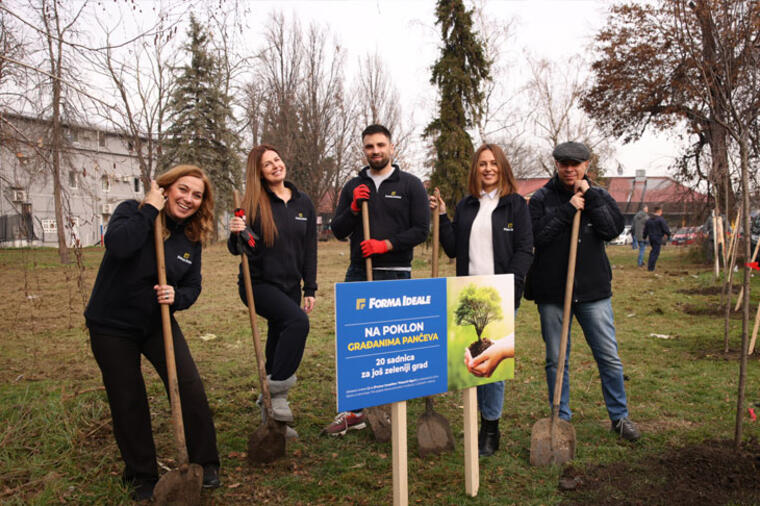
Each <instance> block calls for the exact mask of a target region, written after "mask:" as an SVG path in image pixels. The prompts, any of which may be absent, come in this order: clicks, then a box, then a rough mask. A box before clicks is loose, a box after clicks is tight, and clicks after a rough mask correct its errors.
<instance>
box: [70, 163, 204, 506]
mask: <svg viewBox="0 0 760 506" xmlns="http://www.w3.org/2000/svg"><path fill="white" fill-rule="evenodd" d="M159 213H160V214H161V217H162V219H163V220H164V222H165V226H164V231H165V235H166V237H165V240H164V249H165V252H166V277H167V283H168V284H166V285H158V284H157V283H158V281H157V279H158V275H157V272H158V271H157V267H156V252H155V244H154V238H153V229H154V224H155V219H156V216H158V215H159ZM213 221H214V198H213V195H212V193H211V184H210V183H209V180H208V177H206V174H205V173H204V172H203V171H202V170H201V169H199V168H198V167H195V166H192V165H179V166H177V167H174V168H173V169H171V170H169V171H168V172H166V173H164V174H161V175H160V176H159V177H158V178H157V179H156V180H155V181H151V187H150V190H149V191H148V193H147V194H146V196H145V199H144V200H143V201H142V202H138V201H136V200H127V201H124V202H122V203H121V204H119V206H118V207H117V208H116V210H115V211H114V214H113V216H111V219H110V220H109V222H108V229H107V230H106V234H105V238H104V239H105V241H104V242H105V247H106V252H105V255H103V260H102V262H101V264H100V269H99V270H98V275H97V278H96V279H95V286H94V287H93V289H92V294H91V295H90V302H89V303H88V305H87V309H86V310H85V318H86V321H87V327H88V328H89V331H90V345H91V347H92V352H93V354H94V355H95V360H97V362H98V366H99V367H100V371H101V373H102V376H103V383H104V385H105V387H106V393H107V394H108V403H109V405H110V407H111V418H112V419H113V431H114V436H115V437H116V442H117V444H118V445H119V450H120V451H121V456H122V459H123V460H124V472H123V474H122V480H123V481H124V483H125V484H126V485H128V486H130V487H132V489H133V490H132V497H133V498H134V499H136V500H144V499H149V498H150V497H151V496H152V495H153V487H154V486H155V484H156V482H157V481H158V467H157V464H156V448H155V446H154V443H153V433H152V430H151V422H150V411H149V408H148V398H147V395H146V393H145V383H144V380H143V376H142V373H141V370H140V360H141V355H145V357H146V358H147V359H148V360H149V361H150V362H151V364H153V367H155V369H156V372H158V374H159V376H160V377H161V379H162V380H163V382H164V385H166V382H167V376H166V357H165V355H164V344H163V333H162V327H161V312H160V305H161V304H165V305H168V306H169V309H170V311H171V313H172V318H171V324H172V333H173V336H174V352H175V358H176V364H177V376H178V378H179V391H180V398H181V399H182V416H183V419H184V421H185V432H186V436H187V450H188V454H189V458H190V462H192V463H196V464H200V465H202V466H203V468H204V473H203V486H204V487H207V488H212V487H218V486H219V477H218V473H219V455H218V453H217V449H216V431H215V429H214V422H213V420H212V418H211V410H210V409H209V406H208V401H207V399H206V392H205V390H204V389H203V382H202V381H201V377H200V375H199V374H198V369H197V368H196V366H195V362H194V361H193V357H192V356H191V355H190V350H189V348H188V347H187V343H186V342H185V338H184V336H183V335H182V330H181V329H180V328H179V325H178V324H177V321H176V320H175V319H174V316H173V313H174V312H175V311H181V310H183V309H187V308H188V307H190V306H191V305H192V304H193V303H194V302H195V300H196V299H197V298H198V295H199V294H200V292H201V251H202V245H203V243H204V242H205V241H206V240H207V239H208V238H209V236H210V234H211V231H212V229H213Z"/></svg>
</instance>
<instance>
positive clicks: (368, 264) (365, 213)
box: [362, 200, 372, 281]
mask: <svg viewBox="0 0 760 506" xmlns="http://www.w3.org/2000/svg"><path fill="white" fill-rule="evenodd" d="M362 228H363V229H364V240H365V241H366V240H367V239H371V238H372V237H371V236H370V234H369V203H368V202H367V201H366V200H363V201H362ZM364 262H365V268H366V270H367V281H372V258H371V257H367V258H365V259H364Z"/></svg>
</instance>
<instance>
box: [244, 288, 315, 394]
mask: <svg viewBox="0 0 760 506" xmlns="http://www.w3.org/2000/svg"><path fill="white" fill-rule="evenodd" d="M240 298H241V299H242V300H243V303H246V297H245V291H244V289H243V288H241V289H240ZM253 299H254V303H255V305H256V314H258V315H260V316H262V317H263V318H266V319H267V323H268V325H269V328H268V331H267V344H266V349H265V353H266V370H267V374H270V375H271V376H272V380H274V381H282V380H286V379H288V378H289V377H291V376H292V375H293V374H295V372H296V370H297V369H298V366H299V365H300V364H301V359H302V358H303V352H304V350H305V349H306V337H307V336H308V335H309V317H308V316H307V315H306V313H305V312H304V311H303V309H301V287H300V286H296V287H295V288H294V289H293V290H291V291H290V293H286V292H284V291H283V290H282V289H280V288H279V287H276V286H274V285H271V284H269V283H261V282H256V283H254V285H253Z"/></svg>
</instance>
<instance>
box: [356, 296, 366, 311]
mask: <svg viewBox="0 0 760 506" xmlns="http://www.w3.org/2000/svg"><path fill="white" fill-rule="evenodd" d="M366 306H367V299H356V309H357V310H359V309H364V308H365V307H366Z"/></svg>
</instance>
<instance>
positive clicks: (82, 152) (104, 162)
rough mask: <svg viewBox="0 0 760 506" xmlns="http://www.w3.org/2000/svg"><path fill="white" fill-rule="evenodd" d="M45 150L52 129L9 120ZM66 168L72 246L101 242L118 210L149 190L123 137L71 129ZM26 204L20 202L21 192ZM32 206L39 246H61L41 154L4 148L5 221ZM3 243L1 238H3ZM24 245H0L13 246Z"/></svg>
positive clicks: (0, 206)
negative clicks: (144, 185) (144, 184)
mask: <svg viewBox="0 0 760 506" xmlns="http://www.w3.org/2000/svg"><path fill="white" fill-rule="evenodd" d="M10 119H11V121H14V124H15V125H16V126H17V127H18V128H19V129H22V130H23V131H24V132H26V133H27V135H28V136H29V137H30V138H37V139H38V140H39V141H40V142H38V146H39V147H40V151H44V148H45V140H44V139H45V137H44V130H45V129H46V128H47V125H45V124H42V123H40V122H38V121H36V120H33V119H29V118H10ZM67 137H68V140H69V145H68V146H67V150H66V153H65V154H64V156H63V159H62V164H61V184H62V193H63V200H64V206H63V208H64V209H63V212H64V221H66V222H67V224H66V238H67V243H68V244H69V245H72V244H73V243H74V240H75V237H78V238H79V241H80V244H81V245H82V246H91V245H94V244H97V243H98V242H99V241H100V236H101V231H103V232H104V231H105V228H106V227H107V226H108V220H109V218H110V217H111V214H112V212H113V209H115V208H116V206H117V205H118V204H119V203H120V202H122V201H123V200H126V199H137V200H140V199H142V197H143V194H144V189H143V185H142V182H141V181H140V168H139V164H138V161H137V157H136V156H135V155H134V153H133V152H132V151H130V149H129V145H128V142H127V140H126V139H125V138H124V137H122V136H121V135H119V134H116V133H112V132H104V131H100V130H97V129H94V128H89V127H81V126H79V127H71V128H70V129H69V135H68V136H67ZM19 190H21V191H22V192H24V193H25V200H24V201H18V199H16V198H15V197H18V191H19ZM25 205H26V209H27V210H29V206H30V207H31V214H32V221H33V223H34V231H35V235H36V236H37V239H38V241H35V243H36V244H37V245H43V246H57V244H58V238H57V234H56V231H55V203H54V198H53V180H52V175H51V174H50V171H49V169H47V167H46V166H45V164H43V163H42V161H41V159H40V155H39V153H38V151H37V150H35V149H34V148H32V147H29V146H22V145H16V146H11V145H8V144H3V145H0V216H11V215H20V214H21V213H22V212H24V206H25ZM0 241H2V238H0ZM19 243H20V242H19V241H5V242H4V243H3V242H0V245H2V246H13V245H17V244H19Z"/></svg>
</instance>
